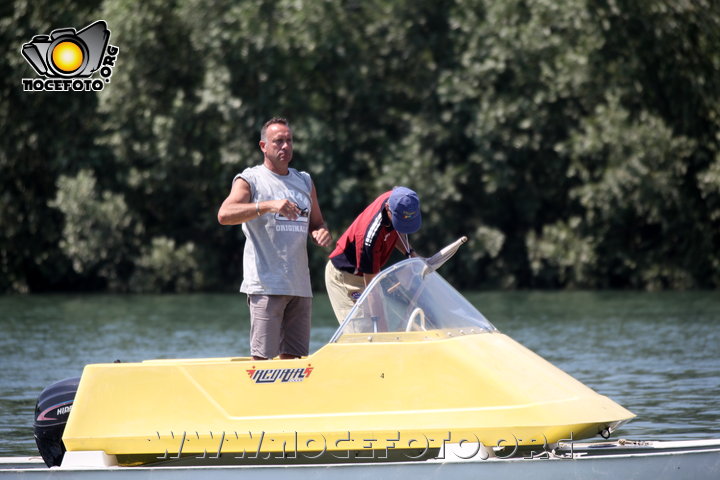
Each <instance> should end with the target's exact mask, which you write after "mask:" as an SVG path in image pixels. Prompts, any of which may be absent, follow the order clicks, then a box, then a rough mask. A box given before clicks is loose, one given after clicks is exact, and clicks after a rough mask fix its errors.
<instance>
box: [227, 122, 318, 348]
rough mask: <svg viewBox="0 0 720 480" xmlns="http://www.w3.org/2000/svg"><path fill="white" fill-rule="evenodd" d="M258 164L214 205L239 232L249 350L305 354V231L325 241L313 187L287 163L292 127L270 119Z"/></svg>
mask: <svg viewBox="0 0 720 480" xmlns="http://www.w3.org/2000/svg"><path fill="white" fill-rule="evenodd" d="M260 150H262V152H263V163H262V165H257V166H255V167H250V168H246V169H245V170H244V171H243V172H242V173H239V174H238V175H236V176H235V178H234V179H233V184H232V189H231V190H230V194H229V195H228V197H227V198H226V199H225V201H224V202H223V204H222V205H221V206H220V210H219V211H218V221H219V222H220V223H221V224H222V225H240V224H242V230H243V233H244V234H245V237H246V241H245V250H244V253H243V281H242V285H241V286H240V291H241V292H244V293H246V294H247V296H248V305H249V307H250V322H251V326H250V353H251V355H252V356H253V358H254V359H256V360H263V359H268V358H274V357H276V356H277V355H278V354H279V355H280V358H297V357H302V356H306V355H307V354H308V351H309V347H310V313H311V306H312V289H311V287H310V271H309V269H308V257H307V236H308V235H310V236H311V237H312V239H313V241H314V242H315V243H316V244H317V245H319V246H321V247H326V246H328V245H330V243H331V242H332V238H331V236H330V232H329V231H328V228H327V226H326V225H325V221H324V220H323V216H322V212H321V211H320V205H319V203H318V200H317V194H316V192H315V186H314V185H313V182H312V180H311V178H310V175H309V174H307V173H306V172H299V171H297V170H296V169H294V168H290V167H289V164H290V161H291V160H292V153H293V145H292V130H291V128H290V125H289V124H288V122H287V120H285V119H283V118H273V119H271V120H268V121H267V122H266V123H265V125H263V127H262V130H261V131H260Z"/></svg>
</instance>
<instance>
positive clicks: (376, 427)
mask: <svg viewBox="0 0 720 480" xmlns="http://www.w3.org/2000/svg"><path fill="white" fill-rule="evenodd" d="M389 335H392V336H393V338H390V337H388V336H389ZM361 340H362V341H361ZM633 416H634V415H633V414H632V413H631V412H629V411H628V410H626V409H625V408H623V407H621V406H620V405H618V404H616V403H615V402H613V401H612V400H610V399H609V398H607V397H604V396H601V395H599V394H597V393H596V392H594V391H593V390H592V389H590V388H588V387H586V386H585V385H583V384H582V383H580V382H578V381H577V380H575V379H573V378H572V377H570V376H569V375H567V374H566V373H564V372H562V371H561V370H559V369H558V368H556V367H554V366H553V365H551V364H550V363H548V362H547V361H545V360H543V359H542V358H541V357H539V356H538V355H536V354H534V353H533V352H531V351H530V350H528V349H527V348H525V347H523V346H522V345H520V344H519V343H517V342H515V341H514V340H512V339H511V338H510V337H508V336H506V335H504V334H501V333H498V332H492V333H481V334H465V333H463V332H445V331H443V332H439V331H438V332H432V331H429V332H407V333H397V334H396V333H392V334H376V335H374V336H371V338H368V335H366V334H363V337H362V338H353V336H352V335H345V336H343V338H342V341H341V342H338V343H330V344H328V345H326V346H324V347H323V348H321V349H320V350H318V351H317V352H316V353H314V354H313V355H310V356H309V357H307V358H302V359H297V360H271V361H265V362H257V361H253V360H251V359H248V358H219V359H188V360H154V361H146V362H141V363H126V364H117V363H116V364H97V365H88V366H86V367H85V370H84V372H83V375H82V379H81V381H80V385H79V388H78V392H77V395H76V398H75V403H74V405H73V409H72V412H71V414H70V417H69V420H68V424H67V426H66V428H65V432H64V435H63V442H64V444H65V446H66V448H67V450H68V451H71V452H72V451H103V452H105V453H107V454H110V455H116V456H117V458H118V460H119V461H120V462H121V463H126V464H135V463H146V462H148V461H150V460H154V461H161V460H166V459H169V458H170V457H175V456H177V457H180V456H182V455H189V454H201V455H206V456H213V455H216V456H218V457H220V456H222V455H223V454H224V455H225V456H226V458H233V459H235V460H237V459H238V458H240V459H245V458H247V459H248V461H250V462H251V461H252V457H253V456H255V458H263V457H264V456H267V455H274V456H275V457H278V458H284V457H287V458H290V457H292V456H293V455H295V456H297V455H304V456H305V458H307V459H309V460H311V459H313V458H319V455H326V454H327V453H328V452H330V453H333V452H334V453H333V455H334V456H336V457H337V456H338V455H342V454H344V452H348V458H349V459H351V458H352V457H351V455H355V456H357V455H358V452H361V453H362V452H365V453H367V452H380V453H382V452H386V453H387V452H392V453H397V452H398V451H399V452H402V454H403V456H404V457H403V458H406V459H407V460H408V461H412V460H414V459H419V458H426V457H428V456H432V455H433V454H434V452H435V451H436V450H437V449H440V448H442V447H443V446H444V445H445V444H448V443H451V444H452V443H463V442H470V443H475V442H477V443H482V444H483V445H491V446H496V445H500V446H513V445H518V446H538V447H542V446H544V445H547V444H553V443H556V442H558V441H561V440H563V439H570V438H572V439H582V438H588V437H592V436H595V435H597V434H599V433H601V432H609V431H612V430H613V429H614V428H617V426H618V425H620V424H622V423H623V422H625V421H627V420H629V419H630V418H632V417H633ZM373 454H375V453H373ZM316 456H318V457H316Z"/></svg>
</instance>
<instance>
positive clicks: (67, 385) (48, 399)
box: [33, 377, 80, 467]
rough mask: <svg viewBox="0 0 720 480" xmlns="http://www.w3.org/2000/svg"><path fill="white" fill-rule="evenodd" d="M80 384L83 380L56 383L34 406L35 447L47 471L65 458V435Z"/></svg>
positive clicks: (67, 379)
mask: <svg viewBox="0 0 720 480" xmlns="http://www.w3.org/2000/svg"><path fill="white" fill-rule="evenodd" d="M79 384H80V377H73V378H66V379H65V380H61V381H59V382H56V383H53V384H52V385H50V386H49V387H47V388H45V390H43V391H42V392H41V393H40V396H39V397H38V400H37V403H36V404H35V423H34V424H33V431H34V434H35V443H37V447H38V450H39V451H40V455H42V458H43V460H45V464H46V465H47V466H48V467H52V466H58V465H60V463H62V459H63V455H65V445H63V443H62V435H63V432H64V431H65V424H66V423H67V420H68V417H69V416H70V410H71V409H72V405H73V401H74V400H75V393H77V389H78V385H79Z"/></svg>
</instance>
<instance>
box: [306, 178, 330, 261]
mask: <svg viewBox="0 0 720 480" xmlns="http://www.w3.org/2000/svg"><path fill="white" fill-rule="evenodd" d="M311 196H312V208H311V209H310V236H311V237H312V239H313V240H315V243H317V244H318V245H320V246H321V247H327V246H328V245H330V243H331V242H332V236H331V235H330V231H329V230H328V228H327V225H325V220H324V219H323V215H322V211H321V210H320V203H319V202H318V199H317V192H316V191H315V185H314V184H313V186H312V192H311Z"/></svg>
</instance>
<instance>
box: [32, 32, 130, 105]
mask: <svg viewBox="0 0 720 480" xmlns="http://www.w3.org/2000/svg"><path fill="white" fill-rule="evenodd" d="M109 40H110V30H108V27H107V23H105V21H103V20H99V21H97V22H95V23H92V24H90V25H88V26H87V27H85V28H83V29H82V30H80V31H76V30H75V29H74V28H58V29H55V30H53V31H52V32H50V35H35V36H34V37H33V38H32V40H31V41H30V42H28V43H25V44H23V46H22V49H21V53H22V56H23V57H25V60H27V62H28V63H29V64H30V66H31V67H32V68H33V70H35V72H36V73H37V74H38V75H39V76H41V77H44V78H46V79H48V80H35V81H33V80H31V79H23V88H24V90H25V91H48V90H66V91H67V90H70V91H99V90H102V89H103V86H104V85H103V81H102V80H99V79H96V80H94V81H91V80H90V79H89V78H90V77H91V76H92V75H93V74H94V73H95V72H97V71H98V70H99V71H100V76H101V77H102V78H103V80H104V81H105V83H109V82H110V76H111V75H112V69H113V67H114V66H115V59H116V57H117V53H118V51H119V49H118V48H117V47H115V46H113V45H109V44H108V42H109ZM73 79H75V80H74V81H73ZM82 79H87V80H85V81H83V80H82ZM59 80H65V81H59Z"/></svg>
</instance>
